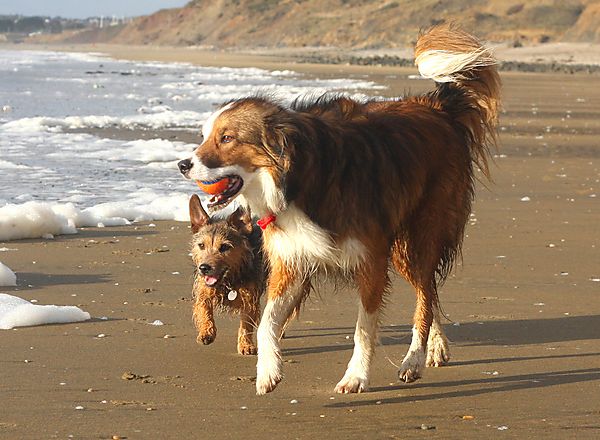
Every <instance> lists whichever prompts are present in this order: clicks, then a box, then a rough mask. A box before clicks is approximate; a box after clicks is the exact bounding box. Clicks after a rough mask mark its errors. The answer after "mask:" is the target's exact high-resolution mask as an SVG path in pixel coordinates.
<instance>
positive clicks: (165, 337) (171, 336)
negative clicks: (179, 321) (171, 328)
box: [163, 335, 175, 339]
mask: <svg viewBox="0 0 600 440" xmlns="http://www.w3.org/2000/svg"><path fill="white" fill-rule="evenodd" d="M174 337H175V336H173V335H164V336H163V339H172V338H174Z"/></svg>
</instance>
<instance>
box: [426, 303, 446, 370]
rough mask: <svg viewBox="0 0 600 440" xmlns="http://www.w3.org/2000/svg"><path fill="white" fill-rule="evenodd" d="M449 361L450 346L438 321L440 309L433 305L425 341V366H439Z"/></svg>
mask: <svg viewBox="0 0 600 440" xmlns="http://www.w3.org/2000/svg"><path fill="white" fill-rule="evenodd" d="M449 361H450V348H449V347H448V338H446V335H445V334H444V330H443V329H442V324H441V322H440V310H439V307H438V305H436V304H434V306H433V323H432V324H431V329H430V330H429V339H428V341H427V362H426V364H427V366H428V367H441V366H443V365H446V364H448V362H449Z"/></svg>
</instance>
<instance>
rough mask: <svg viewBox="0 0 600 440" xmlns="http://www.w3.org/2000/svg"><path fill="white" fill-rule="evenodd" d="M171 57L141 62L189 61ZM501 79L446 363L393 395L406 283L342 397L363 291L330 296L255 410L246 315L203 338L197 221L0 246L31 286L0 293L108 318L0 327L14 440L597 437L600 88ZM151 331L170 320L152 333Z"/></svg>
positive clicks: (386, 74)
mask: <svg viewBox="0 0 600 440" xmlns="http://www.w3.org/2000/svg"><path fill="white" fill-rule="evenodd" d="M160 53H161V52H160V51H156V52H153V53H152V54H146V55H145V56H146V57H152V58H147V59H163V60H167V61H174V59H173V57H174V54H173V53H172V52H168V51H167V52H162V55H161V56H159V55H160ZM121 56H122V57H126V56H127V54H126V53H124V54H122V55H121ZM141 57H142V55H140V54H137V53H131V54H129V58H135V59H140V58H141ZM180 60H181V61H189V60H186V59H180ZM227 60H228V58H227V57H226V56H224V57H223V58H221V59H218V60H212V61H211V60H210V59H208V60H204V61H205V62H204V64H210V63H213V62H214V63H216V64H221V65H236V66H239V65H253V66H259V67H265V68H277V69H294V70H302V71H303V72H306V73H307V74H309V75H315V76H320V77H325V76H336V75H338V76H363V75H365V76H367V77H368V78H371V79H373V80H374V81H377V82H381V83H384V84H387V85H388V86H389V87H390V88H389V89H388V90H387V91H385V92H384V93H385V94H386V95H390V96H397V95H400V94H403V93H404V92H405V91H406V90H408V89H411V90H412V91H413V92H419V91H421V90H426V89H429V88H431V86H432V84H431V83H429V82H427V81H419V82H416V81H410V82H409V81H408V80H406V74H407V73H414V72H413V71H412V70H411V69H408V70H407V69H399V68H377V67H370V66H368V67H359V66H318V65H294V64H293V63H288V62H287V61H286V60H283V61H282V62H278V60H277V59H273V60H271V59H269V60H265V59H263V58H261V57H255V58H254V59H251V58H248V59H241V58H236V57H234V56H231V57H230V59H229V61H227ZM196 61H198V62H201V61H203V60H202V59H198V60H196ZM503 80H504V84H505V89H504V95H505V101H504V102H505V105H504V107H505V113H504V114H503V116H502V120H501V131H500V148H499V150H498V152H497V157H496V160H495V162H496V163H495V165H494V167H493V170H492V171H493V176H494V180H495V182H494V183H493V184H486V185H482V184H480V185H479V188H478V191H477V200H476V202H475V204H474V209H473V216H472V218H471V222H470V225H469V226H468V228H467V237H466V239H465V245H464V262H463V263H461V264H459V265H458V266H457V268H456V271H455V272H454V274H453V275H452V276H451V277H450V278H449V279H448V281H447V283H446V285H445V286H444V287H443V288H442V289H441V294H440V296H441V300H442V304H443V308H444V310H445V312H446V314H447V315H448V317H449V318H450V320H451V321H448V322H447V324H446V326H445V328H446V331H447V333H448V336H449V338H450V340H451V341H452V344H451V350H452V360H451V363H450V365H449V366H447V367H444V368H430V369H427V371H426V373H425V377H424V378H423V379H422V380H420V381H419V382H417V383H414V384H410V385H405V384H400V383H398V381H397V378H396V370H397V368H396V367H395V366H394V364H399V363H400V362H401V360H402V357H403V355H404V354H405V352H406V350H407V348H408V344H409V343H410V327H411V325H410V321H411V315H412V311H413V307H414V295H413V293H412V291H411V290H410V288H409V287H408V286H407V285H406V284H405V283H404V282H403V281H401V280H398V279H395V280H394V283H393V288H392V293H391V294H390V296H389V303H388V305H387V307H386V313H385V316H384V318H383V321H382V326H383V327H382V331H381V345H380V347H379V348H378V351H377V354H376V357H375V360H374V363H373V375H372V381H371V387H372V388H371V391H369V392H368V393H364V394H360V395H336V394H334V393H333V387H334V385H335V383H336V382H337V381H338V380H339V379H340V377H341V376H342V374H343V372H344V370H345V366H346V363H347V362H348V360H349V359H350V355H351V348H352V334H353V326H354V323H355V320H356V296H355V294H354V293H353V292H352V291H351V290H345V289H341V290H340V291H338V292H335V293H334V292H332V287H331V286H328V285H325V286H322V287H321V288H320V289H319V293H320V295H315V296H314V297H313V298H311V299H310V300H309V301H308V302H307V304H306V306H305V308H304V311H303V312H302V314H301V316H300V318H299V320H298V321H297V322H295V323H294V324H293V325H292V327H291V328H290V330H289V331H288V333H287V336H288V337H287V339H286V340H285V341H284V342H283V347H284V359H285V364H284V372H285V379H284V381H283V382H282V383H281V384H280V385H279V387H278V388H277V389H276V390H275V391H274V392H273V393H271V394H269V395H266V396H260V397H259V396H256V395H255V394H254V383H253V379H254V376H255V358H254V357H242V356H238V355H237V354H236V353H235V335H236V329H237V321H236V320H235V319H233V318H228V317H220V318H219V319H218V321H217V326H218V336H217V340H216V341H215V343H214V344H212V345H210V346H199V345H197V344H196V342H195V330H194V328H193V325H192V321H191V301H190V288H191V283H192V280H191V277H192V267H191V262H190V260H189V257H188V255H187V252H188V249H187V247H188V241H189V234H190V232H189V229H188V227H187V224H185V223H175V222H155V224H156V226H152V225H149V224H138V225H135V226H131V227H120V228H89V229H84V230H81V231H80V233H79V234H77V235H73V236H60V237H57V238H56V239H55V240H21V241H13V242H9V243H0V247H3V246H6V247H8V248H12V249H17V250H14V251H7V252H3V253H1V254H0V258H2V261H3V262H4V263H5V264H6V265H8V266H9V267H10V268H11V269H13V270H14V271H15V272H16V273H17V276H18V287H17V288H0V291H2V292H6V293H11V294H15V295H18V296H21V297H24V298H26V299H36V300H38V301H39V304H69V305H78V306H80V307H81V308H82V309H84V310H86V311H88V312H90V313H91V314H92V316H93V317H94V319H93V320H92V321H89V322H85V323H78V324H67V325H51V326H43V327H32V328H21V329H17V330H11V331H2V332H0V341H1V343H2V345H1V346H2V356H1V357H0V368H1V369H2V374H1V375H0V391H1V393H2V397H1V404H0V438H7V439H16V438H19V439H29V438H31V439H39V438H85V439H88V438H89V439H110V438H113V436H119V437H118V438H128V439H150V438H199V439H201V438H219V439H221V438H223V439H225V438H245V439H265V438H276V437H277V438H279V437H283V438H300V439H314V438H327V437H329V438H346V439H347V438H357V439H359V438H369V439H371V438H373V439H384V438H385V439H389V438H403V439H406V438H424V437H428V438H429V437H435V438H453V439H454V438H455V439H464V438H472V439H478V438H484V437H493V438H541V437H546V438H561V439H562V438H577V439H584V438H597V437H598V436H600V343H599V339H600V296H599V295H600V282H599V281H598V280H599V279H600V258H599V250H598V249H599V246H600V226H599V225H600V221H599V220H600V217H599V212H600V210H599V209H598V197H597V196H598V193H599V192H600V183H599V182H600V165H599V156H600V147H599V146H598V139H600V137H599V135H600V107H599V106H598V102H600V77H597V76H587V75H555V74H524V73H507V74H504V75H503ZM112 135H113V136H115V137H125V136H132V135H133V136H135V133H133V134H132V133H113V134H112ZM141 135H142V134H141V133H140V136H141ZM144 135H148V133H145V134H144ZM157 135H160V133H157ZM171 135H172V136H186V137H188V138H190V137H191V138H192V139H193V136H195V135H194V134H193V133H185V134H177V133H176V134H171ZM193 191H194V188H193V187H192V186H190V193H192V192H193ZM103 317H106V318H107V319H101V318H103ZM156 319H159V320H161V321H162V322H164V324H165V325H163V326H153V325H150V323H152V322H153V321H154V320H156ZM98 335H105V336H104V337H99V336H98ZM166 335H169V336H170V337H165V336H166ZM296 401H297V403H292V402H296ZM78 407H82V408H83V409H77V408H78ZM422 428H429V429H422ZM70 436H72V437H70ZM115 438H117V437H115Z"/></svg>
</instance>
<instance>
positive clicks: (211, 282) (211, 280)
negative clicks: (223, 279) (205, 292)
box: [204, 275, 219, 286]
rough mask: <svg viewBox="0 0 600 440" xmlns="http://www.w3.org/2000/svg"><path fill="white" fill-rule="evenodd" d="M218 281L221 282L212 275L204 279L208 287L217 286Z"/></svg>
mask: <svg viewBox="0 0 600 440" xmlns="http://www.w3.org/2000/svg"><path fill="white" fill-rule="evenodd" d="M217 281H219V280H218V278H215V277H212V276H210V275H207V276H205V277H204V282H205V283H206V285H207V286H214V285H215V284H217Z"/></svg>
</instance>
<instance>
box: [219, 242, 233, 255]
mask: <svg viewBox="0 0 600 440" xmlns="http://www.w3.org/2000/svg"><path fill="white" fill-rule="evenodd" d="M232 248H233V246H231V245H230V244H229V243H223V244H222V245H221V247H219V252H221V253H223V252H227V251H228V250H229V249H232Z"/></svg>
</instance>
